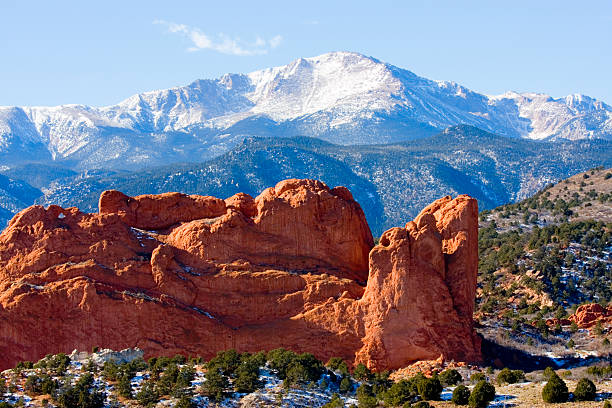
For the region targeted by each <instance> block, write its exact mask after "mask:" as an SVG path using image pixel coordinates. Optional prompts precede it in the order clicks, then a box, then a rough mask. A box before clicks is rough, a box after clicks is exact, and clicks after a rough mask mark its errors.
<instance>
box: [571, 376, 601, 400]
mask: <svg viewBox="0 0 612 408" xmlns="http://www.w3.org/2000/svg"><path fill="white" fill-rule="evenodd" d="M596 394H597V389H596V388H595V384H593V381H591V380H589V379H588V378H583V379H581V380H580V381H578V384H576V389H575V390H574V398H575V399H576V401H594V400H595V395H596Z"/></svg>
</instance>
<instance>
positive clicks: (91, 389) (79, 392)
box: [56, 373, 105, 408]
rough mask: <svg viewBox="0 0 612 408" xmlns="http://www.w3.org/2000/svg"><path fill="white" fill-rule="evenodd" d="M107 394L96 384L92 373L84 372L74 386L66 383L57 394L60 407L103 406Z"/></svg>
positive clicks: (90, 407)
mask: <svg viewBox="0 0 612 408" xmlns="http://www.w3.org/2000/svg"><path fill="white" fill-rule="evenodd" d="M104 399H105V395H104V394H103V393H102V392H100V391H99V390H98V389H97V388H96V387H95V386H94V379H93V376H92V375H91V374H90V373H86V374H84V375H83V376H82V377H81V378H80V379H79V381H77V383H76V384H75V385H74V386H71V385H70V384H65V385H64V387H63V389H62V390H61V391H60V392H59V394H58V396H57V401H56V402H57V405H58V406H59V407H60V408H102V407H103V406H104Z"/></svg>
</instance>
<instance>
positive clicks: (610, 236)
mask: <svg viewBox="0 0 612 408" xmlns="http://www.w3.org/2000/svg"><path fill="white" fill-rule="evenodd" d="M478 246H479V255H480V261H479V273H480V278H479V279H480V285H481V286H482V289H483V296H481V297H480V298H479V299H478V300H477V301H478V308H479V309H480V311H481V312H484V313H492V312H495V311H498V310H503V309H505V308H508V307H509V304H508V299H509V298H510V297H511V296H513V295H514V294H515V293H516V290H517V289H518V288H519V286H520V287H524V288H528V289H531V290H533V291H534V292H535V293H538V294H544V293H545V294H547V295H548V296H550V298H551V299H553V301H554V302H555V304H556V306H555V307H554V308H553V309H552V310H548V311H547V312H550V313H552V314H554V315H555V317H557V318H562V317H564V316H565V310H564V308H563V307H562V306H561V305H567V306H572V305H575V304H579V303H581V302H583V301H590V300H592V299H599V300H600V301H601V302H602V303H604V304H605V303H608V302H610V301H611V300H612V287H611V286H610V285H609V284H608V282H610V280H611V279H612V267H611V266H612V265H611V262H610V261H605V260H603V259H598V258H597V255H598V254H601V253H602V252H603V251H604V250H605V249H606V248H609V247H610V246H612V224H604V223H602V222H595V221H580V222H572V223H563V224H559V225H551V226H546V227H543V228H540V227H538V226H534V227H533V228H532V229H531V231H522V230H521V229H520V228H518V229H513V230H510V231H507V232H497V231H496V225H495V223H493V222H491V223H490V224H489V225H488V226H487V227H485V228H481V229H480V231H479V239H478ZM563 268H568V269H572V270H577V271H579V272H580V274H581V276H583V278H581V279H580V280H577V278H576V277H567V276H563ZM502 270H503V271H506V273H507V274H510V275H514V276H517V277H518V278H519V279H518V282H519V283H514V284H513V285H512V286H508V285H503V284H501V283H502V282H501V281H500V279H502V278H503V276H504V275H500V274H498V271H502ZM528 271H531V272H530V273H529V274H528V273H527V272H528ZM534 275H537V276H538V279H534V277H533V276H534ZM539 311H541V308H540V307H539V305H537V304H532V305H529V304H527V303H526V302H523V303H521V304H519V305H518V308H517V312H516V313H515V314H511V315H509V316H508V323H510V318H512V319H514V320H513V321H514V322H517V323H518V324H519V325H520V324H522V322H521V320H520V318H521V316H522V315H531V314H534V313H537V312H539ZM517 328H518V327H517ZM540 328H541V329H542V332H543V334H546V333H544V332H547V331H548V328H546V327H545V326H540Z"/></svg>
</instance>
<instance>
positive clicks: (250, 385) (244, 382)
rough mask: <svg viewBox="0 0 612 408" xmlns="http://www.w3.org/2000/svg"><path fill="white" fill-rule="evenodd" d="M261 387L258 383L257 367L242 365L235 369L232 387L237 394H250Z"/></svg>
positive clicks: (254, 365)
mask: <svg viewBox="0 0 612 408" xmlns="http://www.w3.org/2000/svg"><path fill="white" fill-rule="evenodd" d="M260 386H261V382H260V381H259V366H257V365H256V364H248V363H243V364H241V365H240V367H238V368H237V369H236V380H235V381H234V387H235V388H236V391H237V392H240V393H250V392H253V391H255V390H256V389H258V388H259V387H260Z"/></svg>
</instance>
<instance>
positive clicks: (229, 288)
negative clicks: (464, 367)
mask: <svg viewBox="0 0 612 408" xmlns="http://www.w3.org/2000/svg"><path fill="white" fill-rule="evenodd" d="M477 234H478V230H477V204H476V200H474V199H472V198H470V197H467V196H459V197H457V198H455V199H454V200H452V199H451V198H450V197H445V198H443V199H440V200H438V201H436V202H435V203H433V204H432V205H430V206H429V207H427V208H426V209H425V210H423V212H422V213H421V214H420V215H419V216H418V217H417V218H416V219H415V220H414V221H412V222H409V223H408V224H407V225H406V226H405V228H392V229H390V230H389V231H387V232H385V233H384V234H383V236H382V237H381V239H380V244H379V245H376V246H374V242H373V239H372V235H371V233H370V229H369V227H368V225H367V223H366V220H365V217H364V214H363V211H362V210H361V207H360V206H359V204H358V203H356V202H355V201H354V200H353V197H352V195H351V193H350V192H349V191H348V190H347V189H346V188H344V187H336V188H333V189H330V188H328V187H327V186H326V185H325V184H323V183H321V182H319V181H315V180H285V181H283V182H280V183H278V184H277V185H276V186H274V187H272V188H268V189H267V190H265V191H264V192H262V193H261V194H260V195H259V196H258V197H257V198H252V197H251V196H249V195H246V194H237V195H235V196H233V197H230V198H228V199H226V200H221V199H218V198H214V197H205V196H187V195H183V194H179V193H168V194H162V195H145V196H139V197H128V196H126V195H124V194H122V193H120V192H118V191H107V192H104V193H103V194H102V195H101V197H100V212H99V213H97V214H86V213H82V212H80V211H79V210H78V209H76V208H66V209H64V208H61V207H58V206H50V207H49V208H47V209H45V208H43V207H40V206H32V207H30V208H28V209H25V210H23V211H22V212H20V213H19V214H17V215H16V216H15V217H14V219H13V220H12V221H11V222H10V224H9V226H8V228H7V229H6V230H5V231H4V232H3V233H2V234H0V368H7V367H10V366H12V365H14V364H15V363H16V362H17V361H20V360H36V359H38V358H40V357H42V356H44V355H45V354H48V353H57V352H70V351H71V350H73V349H75V348H77V349H81V350H88V349H91V348H92V347H93V346H101V347H108V348H112V349H122V348H127V347H139V348H141V349H142V350H144V351H145V356H148V355H152V354H156V355H173V354H176V353H182V354H192V355H195V354H199V355H202V356H204V357H210V356H212V355H213V354H214V353H215V352H216V351H218V350H222V349H228V348H236V349H238V350H244V351H259V350H267V349H272V348H277V347H285V348H289V349H293V350H295V351H298V352H305V351H308V352H312V353H314V354H315V355H316V356H317V357H318V358H320V359H327V358H329V357H331V356H341V357H343V358H345V359H346V360H348V361H349V362H355V363H356V362H364V363H366V364H367V365H368V366H369V367H371V368H374V369H393V368H398V367H402V366H405V365H406V364H408V363H410V362H413V361H416V360H420V359H435V358H438V357H440V356H442V357H443V358H447V359H456V360H462V361H474V360H478V359H479V358H480V342H479V338H478V337H477V336H476V335H475V334H474V332H473V330H472V311H473V310H472V309H473V304H474V294H475V288H476V274H477V256H478V250H477Z"/></svg>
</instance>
